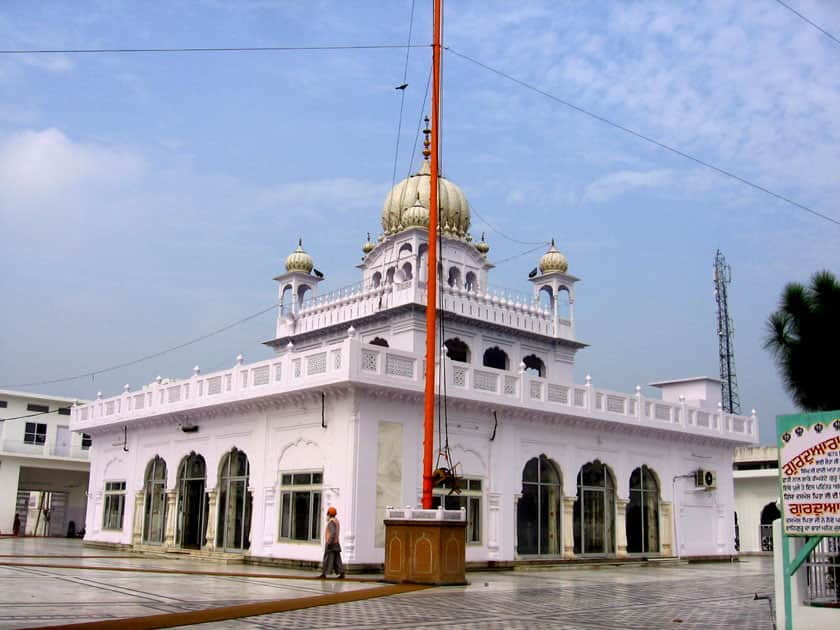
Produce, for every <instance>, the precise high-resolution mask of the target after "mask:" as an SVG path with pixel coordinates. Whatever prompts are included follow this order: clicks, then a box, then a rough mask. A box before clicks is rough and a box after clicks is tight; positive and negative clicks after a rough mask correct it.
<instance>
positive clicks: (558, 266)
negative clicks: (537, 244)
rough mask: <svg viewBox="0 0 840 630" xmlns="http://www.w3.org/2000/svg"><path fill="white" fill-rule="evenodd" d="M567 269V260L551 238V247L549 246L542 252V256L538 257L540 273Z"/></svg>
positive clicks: (565, 270) (561, 271)
mask: <svg viewBox="0 0 840 630" xmlns="http://www.w3.org/2000/svg"><path fill="white" fill-rule="evenodd" d="M568 270H569V261H568V260H566V257H565V256H564V255H563V254H561V253H560V251H559V250H558V249H557V247H556V246H555V245H554V239H553V238H552V239H551V247H549V248H548V251H547V252H546V253H545V254H543V257H542V258H540V273H552V272H555V271H559V272H560V273H566V272H567V271H568Z"/></svg>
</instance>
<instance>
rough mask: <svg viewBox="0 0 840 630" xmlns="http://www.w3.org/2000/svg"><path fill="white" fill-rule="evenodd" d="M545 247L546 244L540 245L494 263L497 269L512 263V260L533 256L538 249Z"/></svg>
mask: <svg viewBox="0 0 840 630" xmlns="http://www.w3.org/2000/svg"><path fill="white" fill-rule="evenodd" d="M543 247H545V243H540V244H539V245H537V246H536V247H532V248H530V249H526V250H525V251H524V252H520V253H518V254H514V255H513V256H508V257H507V258H502V259H501V260H497V261H495V262H494V263H493V265H494V266H496V267H498V266H499V265H504V264H505V263H507V262H510V261H511V260H516V259H517V258H522V257H523V256H525V255H527V254H531V253H533V252H535V251H537V250H538V249H542V248H543Z"/></svg>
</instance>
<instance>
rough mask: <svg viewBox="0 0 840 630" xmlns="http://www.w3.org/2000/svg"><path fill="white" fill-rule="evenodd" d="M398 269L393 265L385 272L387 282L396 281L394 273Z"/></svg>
mask: <svg viewBox="0 0 840 630" xmlns="http://www.w3.org/2000/svg"><path fill="white" fill-rule="evenodd" d="M396 271H397V268H396V267H391V268H390V269H389V270H388V271H386V272H385V284H393V283H394V274H395V273H396Z"/></svg>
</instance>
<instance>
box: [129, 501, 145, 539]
mask: <svg viewBox="0 0 840 630" xmlns="http://www.w3.org/2000/svg"><path fill="white" fill-rule="evenodd" d="M145 498H146V493H145V491H143V490H141V491H140V492H137V493H136V494H135V495H134V519H133V521H132V522H133V523H134V525H133V527H134V529H133V531H132V536H131V542H132V544H133V545H134V546H135V547H137V546H139V545H141V544H142V542H143V516H144V514H143V504H144V503H145Z"/></svg>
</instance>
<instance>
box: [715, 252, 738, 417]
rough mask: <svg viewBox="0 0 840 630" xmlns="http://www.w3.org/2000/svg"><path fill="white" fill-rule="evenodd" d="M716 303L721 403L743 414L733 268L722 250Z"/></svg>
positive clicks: (717, 265) (718, 259)
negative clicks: (732, 295) (731, 310)
mask: <svg viewBox="0 0 840 630" xmlns="http://www.w3.org/2000/svg"><path fill="white" fill-rule="evenodd" d="M714 279H715V301H716V302H717V334H718V345H719V354H720V380H722V381H723V383H722V384H721V386H720V389H721V392H720V393H721V401H722V402H723V410H724V411H726V412H728V413H741V401H740V400H738V381H737V379H736V378H735V345H734V343H733V337H734V335H735V330H734V327H733V325H732V318H731V317H729V302H728V289H727V287H728V285H729V283H730V282H731V281H732V268H731V267H730V266H729V265H728V264H726V259H725V258H724V257H723V254H722V253H721V251H720V250H717V253H716V254H715V274H714Z"/></svg>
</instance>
